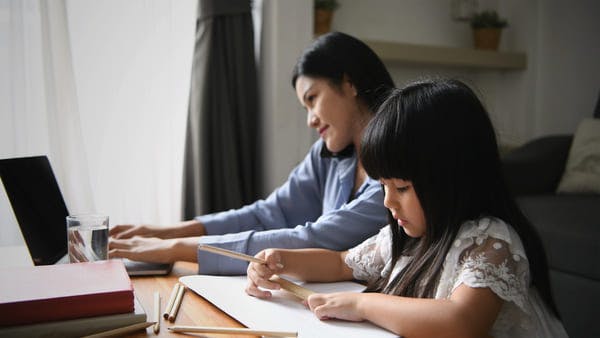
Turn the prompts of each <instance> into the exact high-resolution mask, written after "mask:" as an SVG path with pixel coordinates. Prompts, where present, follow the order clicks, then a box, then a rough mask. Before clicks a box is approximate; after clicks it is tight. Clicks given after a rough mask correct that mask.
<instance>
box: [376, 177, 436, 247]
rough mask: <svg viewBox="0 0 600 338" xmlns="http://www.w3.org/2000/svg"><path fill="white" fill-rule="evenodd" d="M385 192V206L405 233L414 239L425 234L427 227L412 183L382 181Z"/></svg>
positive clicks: (391, 180) (394, 179)
mask: <svg viewBox="0 0 600 338" xmlns="http://www.w3.org/2000/svg"><path fill="white" fill-rule="evenodd" d="M381 184H383V188H384V191H385V197H384V199H383V204H384V205H385V207H386V208H388V209H389V210H390V211H391V213H392V216H393V217H394V219H395V220H396V221H397V222H398V225H399V226H401V227H402V229H404V232H405V233H406V234H407V235H408V236H410V237H414V238H419V237H421V236H423V235H424V234H425V229H426V228H427V225H426V223H425V215H424V214H423V208H422V207H421V202H419V198H418V197H417V193H416V192H415V189H414V188H413V185H412V182H411V181H405V180H402V179H397V178H392V179H382V180H381Z"/></svg>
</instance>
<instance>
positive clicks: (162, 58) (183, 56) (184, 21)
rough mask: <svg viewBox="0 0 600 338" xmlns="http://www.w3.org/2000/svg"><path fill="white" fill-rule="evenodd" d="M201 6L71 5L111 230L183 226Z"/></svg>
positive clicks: (94, 169) (100, 193) (90, 144)
mask: <svg viewBox="0 0 600 338" xmlns="http://www.w3.org/2000/svg"><path fill="white" fill-rule="evenodd" d="M196 2H197V1H196V0H185V1H181V0H131V1H129V0H128V1H121V0H103V1H97V0H73V1H68V2H67V5H68V6H67V9H68V16H69V20H68V21H69V28H70V33H71V41H72V48H73V62H74V69H75V79H76V84H77V91H78V96H79V105H80V111H81V122H82V130H83V134H84V140H85V146H86V150H87V158H88V163H89V172H90V180H91V185H92V189H93V193H94V199H95V202H96V209H97V210H98V212H102V213H106V214H108V215H109V216H110V218H111V220H110V222H111V224H117V223H122V222H128V223H129V222H133V223H138V222H145V223H151V224H167V223H173V222H176V221H179V220H180V217H181V180H182V174H183V169H182V168H183V164H182V163H183V150H184V147H183V145H184V139H185V122H186V114H187V104H188V95H189V84H190V82H189V81H190V72H191V62H192V55H193V48H194V33H195V13H196Z"/></svg>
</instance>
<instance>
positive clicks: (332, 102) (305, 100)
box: [296, 75, 370, 153]
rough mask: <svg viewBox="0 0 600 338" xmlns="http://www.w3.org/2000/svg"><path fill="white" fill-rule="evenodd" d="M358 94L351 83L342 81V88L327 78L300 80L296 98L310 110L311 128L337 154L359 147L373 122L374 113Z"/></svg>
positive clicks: (308, 115) (308, 120)
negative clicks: (366, 107) (347, 148)
mask: <svg viewBox="0 0 600 338" xmlns="http://www.w3.org/2000/svg"><path fill="white" fill-rule="evenodd" d="M356 94H357V93H356V88H355V87H354V85H352V83H350V81H347V80H344V81H342V84H341V86H340V88H338V87H335V86H333V85H332V84H331V83H330V82H329V80H327V79H324V78H315V77H308V76H303V75H302V76H299V77H298V79H297V80H296V95H297V96H298V100H299V101H300V104H301V105H302V106H303V107H304V108H306V111H307V121H306V123H307V124H308V127H310V128H314V129H315V130H316V131H317V132H318V133H319V136H320V137H321V138H322V139H323V141H324V142H325V144H326V145H327V149H329V151H331V152H333V153H336V152H339V151H342V150H344V148H346V147H347V146H348V145H350V144H354V145H355V146H358V145H359V144H360V137H361V135H362V131H363V129H364V127H365V126H366V124H367V122H368V121H369V117H370V116H369V115H370V114H369V113H368V110H367V109H365V108H364V107H363V105H362V104H361V103H359V100H358V99H357V95H356Z"/></svg>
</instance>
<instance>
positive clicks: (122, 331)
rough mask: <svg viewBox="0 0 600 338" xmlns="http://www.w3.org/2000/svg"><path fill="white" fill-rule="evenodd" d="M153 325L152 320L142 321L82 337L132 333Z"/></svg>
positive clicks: (90, 337)
mask: <svg viewBox="0 0 600 338" xmlns="http://www.w3.org/2000/svg"><path fill="white" fill-rule="evenodd" d="M151 325H154V322H143V323H137V324H133V325H129V326H124V327H120V328H118V329H112V330H108V331H103V332H99V333H94V334H92V335H89V336H84V337H83V338H99V337H110V336H123V335H125V334H127V333H132V332H135V331H138V330H141V329H145V328H147V327H148V326H151Z"/></svg>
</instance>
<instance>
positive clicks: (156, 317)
mask: <svg viewBox="0 0 600 338" xmlns="http://www.w3.org/2000/svg"><path fill="white" fill-rule="evenodd" d="M154 320H155V321H156V323H155V324H154V326H152V331H154V334H158V332H159V331H160V293H159V292H158V291H154Z"/></svg>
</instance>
